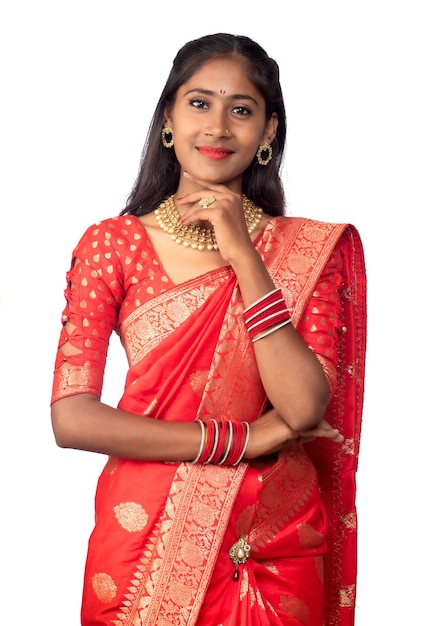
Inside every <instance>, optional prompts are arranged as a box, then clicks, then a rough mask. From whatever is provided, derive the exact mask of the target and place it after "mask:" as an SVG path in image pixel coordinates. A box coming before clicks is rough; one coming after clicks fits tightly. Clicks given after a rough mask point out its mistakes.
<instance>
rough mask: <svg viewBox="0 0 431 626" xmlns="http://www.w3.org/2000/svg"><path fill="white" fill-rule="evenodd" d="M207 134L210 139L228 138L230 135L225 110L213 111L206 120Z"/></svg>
mask: <svg viewBox="0 0 431 626" xmlns="http://www.w3.org/2000/svg"><path fill="white" fill-rule="evenodd" d="M206 121H207V125H206V129H205V134H206V135H207V136H208V137H227V136H228V135H229V134H230V133H229V129H228V123H227V116H226V113H225V112H224V111H223V110H214V109H213V110H212V111H211V112H210V113H209V115H208V117H207V118H206Z"/></svg>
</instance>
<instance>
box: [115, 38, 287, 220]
mask: <svg viewBox="0 0 431 626" xmlns="http://www.w3.org/2000/svg"><path fill="white" fill-rule="evenodd" d="M234 55H240V56H242V57H244V58H245V59H246V61H247V65H248V78H249V80H250V82H251V83H252V84H253V85H254V86H255V87H256V89H258V91H259V92H260V93H261V94H262V97H263V98H264V100H265V109H266V110H265V113H266V119H267V120H269V119H270V118H271V115H272V114H273V113H276V114H277V116H278V127H277V133H276V136H275V138H274V140H273V142H272V144H271V146H272V152H273V154H272V160H271V161H270V162H269V163H268V165H266V166H263V165H259V164H258V162H257V159H256V158H254V159H253V161H252V163H251V164H250V165H249V167H248V168H247V170H246V171H245V172H244V175H243V180H242V192H243V193H244V194H245V195H246V196H247V197H248V198H250V200H252V201H253V202H254V203H255V204H256V205H257V206H260V207H261V208H262V209H263V210H264V211H265V213H267V214H269V215H272V216H275V215H283V212H284V190H283V185H282V181H281V178H280V169H281V164H282V158H283V150H284V144H285V139H286V112H285V107H284V100H283V94H282V91H281V86H280V80H279V69H278V65H277V63H276V62H275V61H274V59H271V58H270V57H269V56H268V54H267V53H266V52H265V50H264V49H263V48H262V47H261V46H260V45H259V44H257V43H256V42H255V41H253V40H252V39H250V38H249V37H245V36H241V35H230V34H227V33H218V34H214V35H206V36H205V37H201V38H199V39H195V40H193V41H190V42H188V43H186V44H185V45H184V46H183V47H182V48H181V49H180V50H179V52H178V54H177V56H176V57H175V59H174V62H173V65H172V69H171V71H170V74H169V76H168V80H167V81H166V85H165V87H164V89H163V92H162V94H161V96H160V99H159V102H158V104H157V107H156V110H155V112H154V115H153V118H152V121H151V124H150V127H149V130H148V134H147V138H146V141H145V145H144V149H143V151H142V156H141V162H140V168H139V173H138V176H137V178H136V181H135V184H134V186H133V188H132V191H131V192H130V195H129V197H128V200H127V204H126V207H125V208H124V209H123V210H122V211H121V214H122V215H124V214H128V215H137V216H138V215H144V214H146V213H151V212H152V211H154V210H155V209H156V208H157V206H158V205H159V204H160V202H162V200H164V199H165V198H167V197H168V196H170V195H171V194H173V193H175V192H176V190H177V188H178V184H179V178H180V169H181V168H180V164H179V162H178V160H177V158H176V156H175V150H173V149H168V148H165V147H163V144H162V141H161V131H162V128H163V126H164V111H165V107H166V106H168V107H169V106H171V105H172V104H173V103H174V101H175V97H176V95H177V91H178V89H179V87H180V86H181V85H182V84H183V83H185V82H187V81H188V80H189V79H190V78H191V76H192V75H193V74H194V73H195V72H196V71H197V70H198V69H199V68H200V67H201V66H202V65H203V64H204V63H206V62H207V61H209V60H212V59H214V58H220V57H225V56H234Z"/></svg>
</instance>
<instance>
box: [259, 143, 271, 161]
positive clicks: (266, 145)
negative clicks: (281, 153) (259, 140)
mask: <svg viewBox="0 0 431 626" xmlns="http://www.w3.org/2000/svg"><path fill="white" fill-rule="evenodd" d="M262 152H266V158H263V159H262ZM256 159H257V162H258V163H259V165H268V163H269V162H270V160H271V159H272V148H271V145H270V144H269V143H263V144H262V145H261V146H259V148H258V150H257V152H256Z"/></svg>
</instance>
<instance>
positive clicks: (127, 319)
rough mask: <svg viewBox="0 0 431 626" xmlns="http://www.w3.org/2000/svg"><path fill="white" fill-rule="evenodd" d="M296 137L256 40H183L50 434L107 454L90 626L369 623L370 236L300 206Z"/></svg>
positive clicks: (95, 277)
mask: <svg viewBox="0 0 431 626" xmlns="http://www.w3.org/2000/svg"><path fill="white" fill-rule="evenodd" d="M285 132H286V122H285V110H284V103H283V98H282V93H281V88H280V84H279V77H278V66H277V64H276V63H275V61H274V60H272V59H271V58H269V57H268V55H267V54H266V52H265V51H264V50H263V49H262V48H261V47H260V46H259V45H258V44H257V43H255V42H253V41H252V40H250V39H249V38H247V37H240V36H232V35H228V34H216V35H210V36H206V37H202V38H201V39H198V40H196V41H191V42H189V43H187V44H186V45H185V46H184V47H183V48H182V49H181V50H180V51H179V53H178V55H177V57H176V58H175V60H174V63H173V67H172V70H171V72H170V75H169V77H168V80H167V83H166V86H165V88H164V90H163V93H162V95H161V97H160V100H159V103H158V106H157V108H156V111H155V114H154V117H153V121H152V124H151V127H150V130H149V134H148V138H147V143H146V146H145V148H144V152H143V156H142V163H141V170H140V173H139V176H138V178H137V181H136V183H135V186H134V188H133V190H132V193H131V195H130V198H129V201H128V203H127V206H126V208H125V209H124V210H123V211H122V213H121V214H120V215H119V216H117V217H113V218H108V219H106V220H104V221H102V222H100V223H98V224H95V225H93V226H91V227H90V228H88V230H87V231H86V232H85V233H84V235H83V237H82V238H81V240H80V241H79V243H78V245H77V247H76V248H75V250H74V252H73V255H72V257H73V258H72V263H71V268H70V271H69V272H68V275H67V289H66V300H67V304H66V308H65V310H64V312H63V318H62V324H63V326H62V331H61V336H60V342H59V348H58V356H57V361H56V370H55V377H54V384H53V395H52V421H53V428H54V432H55V436H56V440H57V443H58V445H60V446H62V447H69V448H77V449H81V450H89V451H93V452H99V453H102V454H106V455H108V456H109V460H108V462H107V464H106V467H105V469H104V471H103V473H102V475H101V476H100V480H99V484H98V489H97V496H96V524H95V528H94V531H93V533H92V536H91V538H90V543H89V549H88V558H87V565H86V571H85V580H84V592H83V604H82V624H83V625H84V626H96V625H98V626H100V625H102V624H103V625H108V624H115V625H117V626H119V625H120V624H121V625H122V626H129V625H130V626H131V625H132V624H133V626H144V625H146V626H153V625H155V624H157V625H163V626H167V625H168V624H169V625H171V624H178V625H180V624H181V625H192V624H193V625H199V626H212V625H214V626H234V625H235V626H237V625H242V624H244V625H250V626H255V625H256V626H257V625H264V624H268V625H269V624H274V625H281V624H283V625H290V624H291V625H308V626H322V624H335V623H336V624H341V625H343V626H346V625H347V624H352V623H353V613H354V601H355V578H356V525H355V519H356V516H355V470H356V463H357V455H358V446H359V435H360V420H361V410H362V397H363V377H364V353H365V270H364V261H363V255H362V247H361V242H360V239H359V236H358V233H357V232H356V230H355V229H354V227H352V226H349V225H346V224H328V223H321V222H316V221H312V220H307V219H303V218H291V217H284V216H283V211H284V195H283V189H282V185H281V181H280V175H279V170H280V165H281V160H282V155H283V149H284V142H285ZM113 331H116V332H118V333H119V335H120V337H121V341H122V343H123V345H124V348H125V350H126V353H127V357H128V361H129V366H130V367H129V371H128V374H127V379H126V384H125V390H124V394H123V397H122V398H121V400H120V402H119V405H118V407H117V408H114V407H110V406H107V405H106V404H104V403H102V402H101V401H100V397H101V390H102V381H103V372H104V365H105V360H106V353H107V346H108V341H109V337H110V335H111V333H112V332H113Z"/></svg>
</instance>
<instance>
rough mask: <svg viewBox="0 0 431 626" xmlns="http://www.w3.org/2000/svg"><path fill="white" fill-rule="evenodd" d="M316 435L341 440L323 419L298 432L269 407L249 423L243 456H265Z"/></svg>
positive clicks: (254, 457) (311, 439)
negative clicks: (248, 432) (248, 436)
mask: <svg viewBox="0 0 431 626" xmlns="http://www.w3.org/2000/svg"><path fill="white" fill-rule="evenodd" d="M317 437H323V438H326V439H331V440H332V441H335V442H336V443H341V442H342V441H343V436H342V435H341V434H340V432H339V431H338V430H337V429H335V428H332V426H331V425H330V424H329V423H328V422H327V421H326V420H325V419H321V420H320V422H319V423H318V424H317V425H316V426H315V427H314V428H311V429H309V430H307V431H303V432H298V431H296V430H293V428H291V427H290V426H289V424H287V422H286V421H285V420H284V419H283V418H282V417H281V415H280V414H279V413H278V412H277V411H276V409H269V411H266V413H264V414H263V415H261V416H260V417H259V418H258V419H257V420H255V421H254V422H252V423H251V424H250V438H249V441H248V445H247V450H246V453H245V455H244V458H245V459H256V458H258V457H260V456H267V455H270V454H273V453H274V452H278V451H279V450H282V449H283V448H286V447H287V446H289V445H292V444H295V443H296V444H300V443H307V442H309V441H313V440H314V439H316V438H317Z"/></svg>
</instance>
